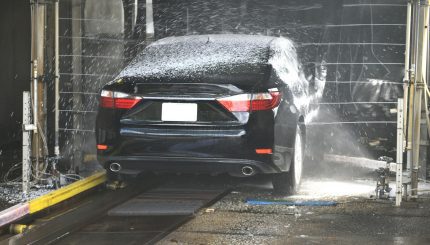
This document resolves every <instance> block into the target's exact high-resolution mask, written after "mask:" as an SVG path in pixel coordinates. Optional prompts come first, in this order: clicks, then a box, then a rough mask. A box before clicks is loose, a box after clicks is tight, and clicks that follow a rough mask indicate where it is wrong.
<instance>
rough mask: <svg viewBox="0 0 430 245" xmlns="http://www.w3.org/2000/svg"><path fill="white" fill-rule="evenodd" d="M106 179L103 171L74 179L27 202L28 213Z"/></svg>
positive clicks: (51, 204)
mask: <svg viewBox="0 0 430 245" xmlns="http://www.w3.org/2000/svg"><path fill="white" fill-rule="evenodd" d="M105 181H106V174H105V172H99V173H96V174H93V175H91V176H90V177H88V178H85V179H82V180H79V181H76V182H74V183H72V184H70V185H68V186H65V187H63V188H60V189H58V190H55V191H53V192H50V193H48V194H46V195H43V196H41V197H38V198H36V199H33V200H31V201H30V202H29V213H30V214H32V213H35V212H38V211H40V210H43V209H45V208H48V207H50V206H53V205H55V204H57V203H59V202H62V201H64V200H66V199H69V198H71V197H73V196H75V195H77V194H80V193H82V192H84V191H86V190H89V189H91V188H93V187H95V186H97V185H100V184H102V183H104V182H105Z"/></svg>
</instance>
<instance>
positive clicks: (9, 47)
mask: <svg viewBox="0 0 430 245" xmlns="http://www.w3.org/2000/svg"><path fill="white" fill-rule="evenodd" d="M29 2H30V1H28V0H13V1H3V2H2V6H1V8H0V55H1V59H0V91H1V96H0V159H2V163H1V164H2V166H3V164H4V163H3V160H4V159H5V158H10V157H11V155H12V157H13V155H15V158H16V157H20V156H19V154H18V151H19V150H20V149H19V148H20V145H21V122H22V91H24V90H29V89H30V55H31V46H30V45H31V26H30V23H31V22H30V5H29Z"/></svg>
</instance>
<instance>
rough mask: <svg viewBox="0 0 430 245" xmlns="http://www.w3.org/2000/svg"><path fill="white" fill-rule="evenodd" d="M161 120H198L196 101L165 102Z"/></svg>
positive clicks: (162, 107)
mask: <svg viewBox="0 0 430 245" xmlns="http://www.w3.org/2000/svg"><path fill="white" fill-rule="evenodd" d="M161 121H169V122H195V121H197V104H195V103H163V105H162V106H161Z"/></svg>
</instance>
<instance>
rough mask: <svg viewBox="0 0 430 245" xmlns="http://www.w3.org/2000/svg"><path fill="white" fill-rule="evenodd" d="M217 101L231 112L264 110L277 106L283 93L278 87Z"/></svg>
mask: <svg viewBox="0 0 430 245" xmlns="http://www.w3.org/2000/svg"><path fill="white" fill-rule="evenodd" d="M217 101H218V102H219V103H220V104H221V105H222V106H224V107H225V108H226V109H227V110H229V111H231V112H249V111H262V110H270V109H273V108H275V107H277V106H278V105H279V103H280V102H281V93H280V92H279V91H278V90H277V89H270V90H269V91H268V92H264V93H254V94H238V95H233V96H229V97H223V98H219V99H217Z"/></svg>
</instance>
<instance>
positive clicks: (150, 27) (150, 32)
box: [145, 0, 154, 45]
mask: <svg viewBox="0 0 430 245" xmlns="http://www.w3.org/2000/svg"><path fill="white" fill-rule="evenodd" d="M145 10H146V18H145V19H146V45H149V44H150V43H151V42H152V41H154V12H153V6H152V0H146V6H145Z"/></svg>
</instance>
